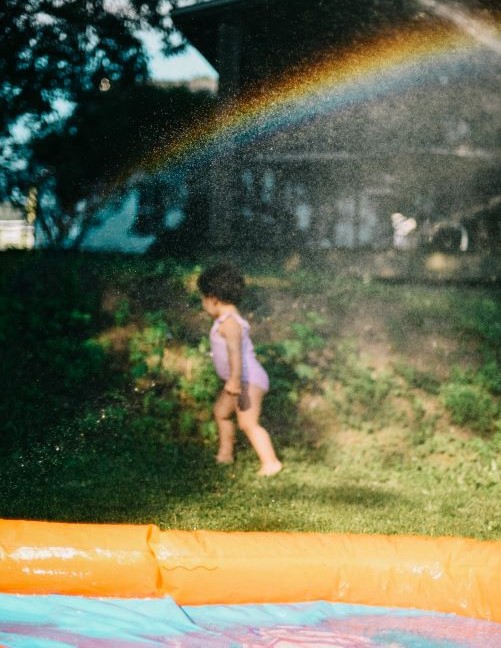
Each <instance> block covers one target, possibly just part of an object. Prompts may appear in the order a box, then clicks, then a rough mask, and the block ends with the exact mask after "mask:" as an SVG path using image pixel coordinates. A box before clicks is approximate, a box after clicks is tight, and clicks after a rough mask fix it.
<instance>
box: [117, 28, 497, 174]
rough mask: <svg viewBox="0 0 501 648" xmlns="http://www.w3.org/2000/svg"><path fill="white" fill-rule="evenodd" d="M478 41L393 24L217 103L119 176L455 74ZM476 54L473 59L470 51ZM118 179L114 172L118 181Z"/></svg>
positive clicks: (214, 153) (164, 167) (187, 165)
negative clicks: (207, 114)
mask: <svg viewBox="0 0 501 648" xmlns="http://www.w3.org/2000/svg"><path fill="white" fill-rule="evenodd" d="M486 53H488V50H487V49H486V46H485V43H483V42H481V41H479V40H478V39H476V38H474V36H472V34H471V33H468V32H467V31H461V30H458V28H457V26H455V25H453V24H451V25H447V24H438V25H432V24H430V23H429V22H426V23H423V24H422V25H414V26H412V27H409V26H401V27H400V28H399V29H398V30H394V31H391V32H388V33H385V34H383V35H380V36H379V37H378V38H376V39H373V40H371V41H366V42H364V43H356V44H354V45H352V46H351V47H350V48H349V49H348V50H345V51H340V50H336V49H334V48H333V49H330V50H329V51H327V52H323V53H322V55H320V56H318V57H317V58H316V60H315V61H313V62H311V63H309V64H308V65H307V66H304V67H302V68H301V69H298V70H295V71H294V72H292V73H290V74H288V75H287V76H285V77H283V78H280V79H277V80H275V82H274V83H271V84H269V83H268V84H267V86H266V88H265V89H259V90H255V91H254V92H252V93H247V94H246V95H244V96H242V97H241V98H240V99H239V100H238V102H234V103H232V104H228V105H225V106H223V107H221V108H220V109H219V110H218V111H217V114H215V115H214V116H213V117H212V118H209V119H207V120H204V122H203V123H196V124H194V125H193V126H192V127H191V128H189V129H188V130H186V131H185V132H184V133H181V134H180V135H179V136H178V137H177V138H176V139H175V140H173V141H171V142H170V143H169V144H167V145H163V146H162V147H158V148H156V149H153V150H152V151H151V152H150V153H149V155H148V156H147V158H146V159H144V160H143V161H142V162H141V163H140V164H139V165H137V166H136V167H135V168H134V169H131V170H129V172H128V173H126V174H125V177H130V176H131V175H132V174H134V173H135V172H138V171H139V172H141V173H155V172H157V171H160V170H161V171H169V170H180V169H183V168H184V169H191V168H195V167H196V166H198V165H203V164H205V163H207V162H209V161H210V160H213V159H215V158H217V157H220V156H221V155H225V154H228V153H230V152H231V151H233V150H235V149H237V148H238V149H240V148H241V147H245V146H247V145H249V144H251V143H254V142H256V141H259V140H260V139H262V138H263V137H267V136H269V135H273V134H276V133H279V132H282V131H285V130H287V129H289V128H291V127H294V126H297V125H300V124H304V123H306V122H308V121H309V120H312V119H316V118H317V117H321V116H324V115H329V114H339V113H341V112H342V111H346V110H348V109H350V108H353V107H354V106H357V105H360V104H363V103H368V102H375V101H378V100H382V99H384V98H386V97H390V96H399V95H401V94H402V93H404V92H406V91H408V90H409V89H412V88H418V87H428V86H430V87H431V86H432V85H433V84H437V83H439V79H440V76H442V75H444V74H446V75H447V77H448V78H449V79H451V80H454V79H457V80H459V79H463V78H465V77H466V76H467V75H468V74H469V73H471V72H473V70H474V69H475V68H476V66H478V61H479V60H482V59H479V57H478V54H480V55H481V56H482V57H485V55H486ZM476 55H477V56H476ZM123 178H124V176H122V180H123Z"/></svg>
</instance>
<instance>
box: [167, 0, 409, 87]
mask: <svg viewBox="0 0 501 648" xmlns="http://www.w3.org/2000/svg"><path fill="white" fill-rule="evenodd" d="M412 7H414V4H413V3H409V5H407V4H406V3H403V1H402V0H206V1H205V2H197V3H196V4H192V5H188V6H185V7H182V8H178V9H175V10H174V11H173V12H172V20H173V22H174V25H175V26H176V27H177V28H178V29H179V30H180V31H181V32H182V33H183V34H184V35H185V37H186V38H187V39H188V40H189V41H190V43H191V44H192V45H193V46H194V47H195V48H196V49H198V50H199V51H200V52H201V53H202V54H203V55H204V56H205V58H206V59H207V60H208V61H209V62H210V63H211V64H212V65H213V66H214V68H215V69H216V70H218V71H220V72H221V71H222V68H223V67H224V61H220V60H218V44H219V28H220V25H221V24H222V23H230V24H231V23H233V24H239V25H240V26H241V32H240V35H241V61H240V64H241V69H240V73H241V79H242V81H243V83H244V84H245V83H246V82H247V81H249V82H250V83H251V84H252V82H253V81H255V80H258V81H259V80H261V79H263V78H264V77H267V76H273V75H275V74H277V73H280V72H281V71H282V70H283V69H284V68H286V67H291V66H295V65H296V64H300V63H301V62H303V61H304V60H306V59H308V58H311V57H315V56H316V55H317V54H318V52H321V51H323V50H324V49H326V48H329V47H332V46H333V45H336V46H337V45H346V44H349V43H350V42H352V41H353V40H354V39H359V38H361V37H362V35H363V34H364V33H371V32H372V33H373V32H374V31H377V30H378V29H383V30H384V29H385V28H387V27H388V24H389V23H393V22H396V21H399V20H401V19H402V18H404V16H406V15H407V16H408V15H410V14H412V13H413V12H414V9H413V8H412Z"/></svg>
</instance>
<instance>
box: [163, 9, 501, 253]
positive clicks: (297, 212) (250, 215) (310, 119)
mask: <svg viewBox="0 0 501 648" xmlns="http://www.w3.org/2000/svg"><path fill="white" fill-rule="evenodd" d="M435 4H437V3H428V2H419V1H418V2H406V1H405V0H352V1H350V2H346V1H345V0H205V1H204V2H195V3H191V4H189V5H188V6H184V7H181V8H178V9H176V10H175V11H173V14H172V17H173V21H174V24H175V25H176V26H177V27H178V28H179V30H180V31H181V32H182V33H183V34H184V35H185V36H186V38H187V39H188V40H189V41H190V42H191V44H192V45H193V46H194V47H196V48H197V49H198V50H199V51H200V52H201V53H202V54H203V55H204V56H205V57H206V58H207V60H208V61H209V62H210V63H211V64H212V65H213V66H214V68H215V69H216V70H217V71H218V73H219V97H220V101H221V104H222V105H226V106H228V111H229V113H231V110H232V109H233V110H234V109H235V107H236V108H237V110H238V111H240V113H241V114H244V115H251V118H247V120H246V121H245V125H240V124H238V123H236V124H235V127H234V132H235V133H236V134H235V135H232V137H233V140H231V137H229V138H228V139H229V142H228V143H227V145H226V146H223V145H222V146H221V147H220V148H219V149H215V151H216V152H215V154H214V156H213V159H212V160H210V161H209V162H207V160H204V162H203V164H204V165H205V169H204V170H203V171H202V172H200V170H198V173H199V175H200V176H201V177H202V178H203V187H202V186H201V188H200V191H201V192H208V196H206V197H205V202H206V203H207V204H208V205H209V208H208V216H207V218H208V222H207V237H208V240H209V241H210V242H211V244H214V245H216V246H219V247H225V246H230V245H232V244H234V243H235V242H238V243H239V244H244V245H251V246H259V247H269V248H278V247H281V246H284V245H285V246H294V245H302V246H304V245H306V246H309V247H313V248H326V249H329V248H337V247H345V248H359V247H370V248H374V249H384V248H386V247H389V246H391V245H392V241H393V228H392V221H391V215H392V214H395V213H398V214H400V213H402V214H403V215H404V216H405V217H406V218H410V219H414V220H415V222H416V240H418V241H419V240H420V236H421V239H422V240H423V241H425V240H426V233H425V232H429V231H431V229H432V226H433V225H434V224H435V223H438V222H441V221H444V220H447V219H448V218H450V217H451V215H452V214H457V213H460V212H461V211H468V209H469V208H473V206H474V205H476V204H482V203H488V202H489V200H492V199H493V198H495V196H497V195H498V194H501V187H499V186H497V185H496V186H494V185H492V184H491V185H489V186H486V184H485V182H484V183H482V180H481V179H482V178H483V177H501V173H499V171H500V149H501V142H500V141H499V137H500V133H501V129H500V127H499V125H500V123H501V89H500V86H499V83H498V82H497V79H498V78H499V75H500V74H501V59H500V58H499V55H498V54H497V53H496V52H494V51H491V49H492V48H491V49H490V47H489V44H488V43H487V44H486V43H485V42H483V43H482V42H477V41H475V36H471V34H472V33H474V30H473V31H472V30H470V31H469V37H471V42H470V45H469V46H467V45H463V46H461V47H460V46H459V45H457V43H459V42H463V41H464V37H465V36H468V34H463V33H461V34H459V32H458V29H459V27H458V25H459V24H460V22H458V20H455V19H454V15H445V14H443V12H442V14H440V13H439V12H438V13H437V12H435V10H434V6H435ZM477 4H479V5H485V7H483V8H484V14H483V16H484V18H485V17H486V16H487V17H488V16H489V13H488V12H489V10H490V8H492V7H491V5H492V3H489V1H488V0H485V2H482V0H479V2H478V3H477ZM472 20H473V19H472ZM473 26H475V24H474V23H473ZM461 39H463V40H461ZM329 75H330V76H329ZM329 79H331V80H332V82H331V84H330V85H329V81H328V80H329ZM256 98H257V99H256ZM248 106H251V108H248ZM277 106H278V108H277ZM287 111H288V112H287ZM252 120H254V123H253V122H252ZM242 122H243V120H242ZM238 129H239V130H238ZM230 140H231V141H230ZM242 142H243V144H242ZM190 173H191V176H193V167H192V169H191V170H190ZM498 184H499V183H498ZM470 211H471V209H470ZM499 229H500V227H499V223H498V224H497V225H496V227H494V230H495V231H496V232H497V235H496V237H494V240H496V241H497V242H499ZM421 232H423V233H422V234H420V233H421ZM484 238H485V237H484ZM481 239H482V236H481V235H478V236H477V239H476V240H477V241H480V240H481ZM489 240H490V243H491V244H492V242H493V241H492V237H490V239H489ZM471 243H472V245H473V247H474V246H475V237H473V239H472V241H471ZM496 244H497V243H496ZM478 245H480V243H478Z"/></svg>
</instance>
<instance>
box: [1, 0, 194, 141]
mask: <svg viewBox="0 0 501 648" xmlns="http://www.w3.org/2000/svg"><path fill="white" fill-rule="evenodd" d="M177 2H178V0H172V1H171V2H170V5H171V6H175V5H176V4H177ZM165 4H166V3H165V2H164V0H124V1H123V2H110V1H109V0H108V1H107V0H25V1H24V2H19V0H3V2H2V4H1V5H0V135H2V136H5V135H8V134H9V131H10V128H11V127H12V125H13V124H15V123H16V122H17V121H18V120H20V119H22V120H23V121H24V123H25V124H26V125H28V126H29V127H30V128H36V129H39V128H41V127H43V126H44V125H46V121H44V120H47V118H48V117H49V116H50V115H51V113H52V112H53V110H54V103H55V102H56V101H58V100H64V101H65V102H74V103H76V104H80V103H82V102H83V101H85V100H86V99H87V98H88V97H89V96H93V95H96V94H97V93H99V90H100V87H101V89H102V87H103V85H102V84H103V83H105V84H106V83H110V84H112V85H114V84H117V85H121V86H130V85H132V84H134V83H138V82H143V81H145V80H146V78H147V76H148V70H147V58H146V54H145V51H144V48H143V44H142V42H141V40H140V38H139V37H138V32H139V30H141V29H151V28H152V29H157V30H161V31H162V32H163V34H164V42H165V50H166V52H170V53H175V52H176V51H178V50H179V49H181V48H182V47H183V46H184V41H183V40H182V39H180V38H179V36H176V31H175V29H174V27H173V25H172V22H171V21H170V18H169V11H168V10H167V11H166V10H165V8H164V7H165ZM103 79H105V80H107V81H103Z"/></svg>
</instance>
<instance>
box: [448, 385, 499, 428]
mask: <svg viewBox="0 0 501 648" xmlns="http://www.w3.org/2000/svg"><path fill="white" fill-rule="evenodd" d="M441 393H442V397H443V400H444V404H445V406H446V408H447V409H448V410H449V411H450V412H451V416H452V420H453V421H454V423H457V424H458V425H466V424H468V425H470V426H471V427H472V428H473V429H475V430H478V431H480V432H489V431H491V430H492V429H493V425H494V421H495V418H496V416H497V415H498V414H499V407H498V405H497V404H496V403H495V402H494V400H493V399H492V397H491V396H490V395H489V394H488V393H487V392H486V391H485V390H483V389H482V388H481V387H480V386H477V385H468V384H458V383H448V384H447V385H445V386H444V387H443V388H442V392H441Z"/></svg>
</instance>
